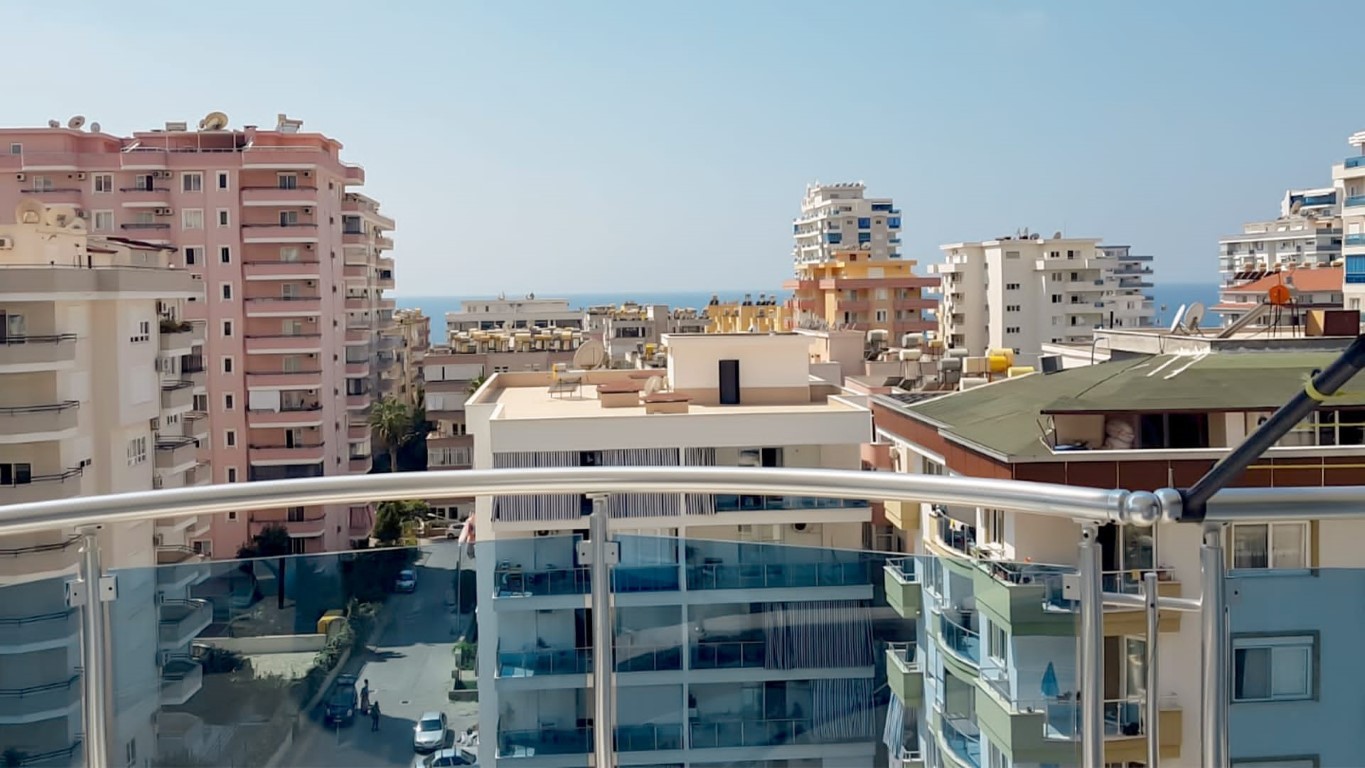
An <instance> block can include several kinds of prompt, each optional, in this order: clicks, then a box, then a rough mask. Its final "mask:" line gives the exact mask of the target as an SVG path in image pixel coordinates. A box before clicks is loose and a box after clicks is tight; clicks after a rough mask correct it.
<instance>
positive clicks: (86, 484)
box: [0, 203, 211, 764]
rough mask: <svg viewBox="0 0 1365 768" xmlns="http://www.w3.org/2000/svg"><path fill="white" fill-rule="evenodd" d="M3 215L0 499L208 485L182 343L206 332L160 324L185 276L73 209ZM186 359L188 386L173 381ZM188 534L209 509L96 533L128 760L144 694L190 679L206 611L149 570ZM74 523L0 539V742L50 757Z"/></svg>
mask: <svg viewBox="0 0 1365 768" xmlns="http://www.w3.org/2000/svg"><path fill="white" fill-rule="evenodd" d="M16 220H17V221H18V222H19V223H17V224H14V225H9V226H3V227H0V506H4V505H6V504H12V503H21V502H31V501H44V500H49V499H67V498H75V497H78V496H88V495H96V494H105V493H120V492H127V491H146V490H151V489H152V488H154V487H167V486H170V485H172V484H173V485H187V484H192V483H199V482H203V481H205V480H206V479H207V477H208V472H207V466H206V465H202V464H200V463H199V462H198V460H197V458H196V454H197V450H198V447H199V445H198V440H197V439H196V438H195V437H194V436H193V435H194V434H195V433H196V432H197V431H198V430H199V429H200V428H201V426H202V424H203V421H204V419H203V416H204V414H203V413H202V412H196V411H194V406H195V396H194V392H195V390H196V387H202V385H203V381H202V366H201V365H199V364H198V363H197V362H196V361H197V360H198V359H199V358H197V357H196V356H195V355H194V354H193V352H194V349H195V345H196V344H201V343H202V338H203V333H202V329H200V330H199V331H198V333H197V339H196V333H195V332H194V331H193V330H191V329H190V328H189V327H185V326H181V325H179V324H178V323H177V322H176V321H175V320H174V318H175V317H177V313H178V311H179V310H180V309H182V308H183V303H184V302H186V301H190V300H194V299H202V289H201V287H200V285H199V283H197V282H195V281H193V280H191V278H190V275H189V274H188V273H187V272H185V271H183V270H178V269H170V268H167V266H166V264H167V252H166V251H165V250H164V249H162V248H159V247H157V246H144V245H137V244H125V243H116V242H111V241H98V240H93V239H91V240H87V238H86V234H85V227H84V222H83V221H82V220H81V219H78V218H76V216H75V211H74V209H72V208H63V207H54V208H44V207H43V206H41V205H37V204H28V203H26V204H24V205H21V206H20V207H19V209H18V211H17V212H16ZM163 321H164V322H163ZM167 323H169V325H167ZM163 329H167V330H169V331H172V332H167V333H163ZM196 368H199V369H201V370H199V371H198V373H200V375H201V376H200V378H199V379H198V380H197V382H196V381H195V380H193V379H190V378H184V377H191V376H193V375H194V373H195V372H196V371H195V369H196ZM187 369H188V371H187ZM168 385H170V386H168ZM192 416H193V417H192ZM195 530H199V531H206V530H207V521H202V522H201V521H200V519H199V518H197V517H188V518H182V519H178V520H166V521H161V522H158V523H157V524H155V526H154V525H153V524H152V523H149V522H144V523H129V524H116V525H105V526H103V529H102V530H101V532H100V539H101V550H102V553H103V565H104V566H105V567H106V568H117V569H122V570H121V571H120V575H119V577H118V579H119V580H118V597H117V599H116V600H114V601H113V602H111V603H110V604H109V611H110V622H111V623H112V625H113V626H116V627H118V628H119V630H118V632H116V633H114V636H113V637H112V638H111V639H110V647H109V651H108V652H109V653H110V654H111V662H112V667H113V669H114V670H115V674H114V680H113V688H114V690H113V697H114V711H115V712H116V713H117V719H116V724H115V728H114V732H113V733H112V734H111V740H112V743H111V744H110V745H109V746H110V748H111V749H113V750H116V751H117V753H119V754H124V753H127V754H136V755H138V758H139V760H141V759H144V758H154V757H155V754H156V738H155V732H154V729H153V724H154V716H155V713H156V710H157V703H158V701H161V702H163V703H166V702H167V701H170V703H183V702H184V701H186V700H188V698H189V697H191V696H193V695H194V693H195V692H196V691H197V690H198V684H199V680H200V678H199V677H197V676H196V675H195V674H194V673H195V672H198V671H199V670H198V666H197V664H195V663H193V662H191V661H189V660H188V654H189V643H190V639H191V638H192V637H193V636H194V635H195V634H197V633H198V632H199V631H201V630H202V629H203V628H204V627H205V626H206V625H207V624H208V621H209V619H210V618H211V617H210V614H209V611H208V610H207V605H206V604H205V605H201V604H199V603H196V602H194V601H190V600H187V599H185V598H186V592H185V589H186V587H187V586H188V584H189V583H190V580H191V579H189V578H185V579H180V580H176V581H174V583H172V579H171V578H170V574H169V572H167V571H162V570H159V569H154V568H153V566H156V565H157V564H158V563H162V562H187V561H189V560H193V559H196V556H195V555H194V553H193V552H191V551H190V550H189V549H188V547H177V546H170V545H171V544H181V545H183V544H184V543H185V541H186V540H187V539H186V537H187V535H188V532H191V531H195ZM75 534H76V532H75V531H74V530H68V531H62V532H59V533H49V534H31V535H16V536H8V537H3V538H0V550H4V551H5V555H4V556H3V557H0V620H3V623H4V624H5V629H4V631H0V691H3V693H0V700H13V701H16V702H19V701H22V702H25V704H24V705H23V706H21V707H19V708H18V709H17V710H16V709H14V708H9V709H6V708H4V707H3V706H0V744H4V745H5V747H6V748H14V749H17V750H19V751H22V752H24V753H26V754H28V755H30V756H39V755H48V758H47V759H49V760H53V761H59V762H60V763H61V764H66V763H67V762H70V761H78V760H79V755H80V750H81V749H82V745H80V737H81V733H82V731H83V730H84V729H83V728H82V727H81V710H80V691H81V687H82V686H81V683H80V669H79V668H80V666H81V648H80V631H79V612H78V611H77V610H75V609H72V608H69V607H68V606H67V604H66V601H65V597H64V584H65V582H66V581H67V580H69V579H71V578H72V577H74V576H75V574H76V572H77V564H78V561H79V557H80V555H79V551H80V546H79V541H80V540H79V538H77V537H76V536H75ZM172 539H174V541H172ZM158 593H160V594H161V597H163V598H165V600H164V602H163V601H162V600H159V599H158ZM177 612H179V613H177ZM168 621H170V622H171V623H170V624H169V626H168V625H167V624H166V623H165V622H168ZM182 655H183V656H184V657H185V659H183V660H181V659H179V658H177V657H179V656H182ZM166 681H169V682H170V683H171V684H170V685H165V686H163V682H166ZM158 691H161V692H162V694H170V695H171V696H172V697H173V699H171V700H168V699H166V698H165V695H161V696H159V695H158ZM68 755H73V756H74V757H70V758H68V757H67V756H68Z"/></svg>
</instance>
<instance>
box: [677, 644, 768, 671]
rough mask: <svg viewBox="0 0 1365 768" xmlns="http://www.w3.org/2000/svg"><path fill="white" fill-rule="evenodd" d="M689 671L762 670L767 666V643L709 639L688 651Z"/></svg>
mask: <svg viewBox="0 0 1365 768" xmlns="http://www.w3.org/2000/svg"><path fill="white" fill-rule="evenodd" d="M689 652H690V654H691V656H692V659H691V665H690V668H691V669H762V668H763V667H764V666H766V664H767V659H768V641H767V640H757V639H754V640H745V639H734V640H725V639H718V640H717V639H711V638H709V637H708V638H707V639H706V640H702V641H698V642H696V643H693V644H692V647H691V648H690V649H689Z"/></svg>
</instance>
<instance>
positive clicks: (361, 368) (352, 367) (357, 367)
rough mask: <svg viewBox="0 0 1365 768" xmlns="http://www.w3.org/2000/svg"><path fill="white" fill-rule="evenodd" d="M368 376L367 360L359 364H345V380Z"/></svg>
mask: <svg viewBox="0 0 1365 768" xmlns="http://www.w3.org/2000/svg"><path fill="white" fill-rule="evenodd" d="M369 375H370V362H369V361H368V360H366V361H364V362H359V363H351V362H348V363H346V378H348V379H354V378H356V377H364V376H369Z"/></svg>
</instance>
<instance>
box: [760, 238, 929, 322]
mask: <svg viewBox="0 0 1365 768" xmlns="http://www.w3.org/2000/svg"><path fill="white" fill-rule="evenodd" d="M782 287H783V288H785V289H787V290H789V291H792V298H791V299H789V300H788V301H787V307H786V309H787V313H788V314H789V315H790V316H791V318H792V320H793V322H795V323H796V324H797V325H801V326H808V327H810V326H815V327H843V328H854V329H857V330H862V331H866V330H871V329H874V328H880V329H883V330H886V331H888V332H890V333H891V335H892V338H900V337H901V336H902V335H903V334H906V333H921V332H923V331H930V330H934V329H935V328H936V325H935V323H934V322H933V321H932V320H928V319H926V318H925V317H924V312H925V310H932V309H936V308H937V307H938V302H937V301H935V300H933V299H927V298H924V295H923V291H924V289H925V288H936V287H938V278H936V277H924V276H921V275H917V274H915V262H914V261H911V260H908V259H899V258H896V259H873V258H871V257H870V256H869V255H868V254H867V253H866V252H863V251H836V252H835V253H834V256H833V258H831V259H829V260H826V261H814V262H809V263H804V264H798V265H797V267H796V278H795V279H792V280H788V281H787V282H786V283H784V284H783V286H782Z"/></svg>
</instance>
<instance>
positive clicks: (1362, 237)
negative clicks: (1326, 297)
mask: <svg viewBox="0 0 1365 768" xmlns="http://www.w3.org/2000/svg"><path fill="white" fill-rule="evenodd" d="M1349 143H1350V145H1351V147H1352V148H1353V149H1354V150H1355V154H1354V155H1353V156H1351V157H1347V158H1346V159H1345V161H1344V162H1342V164H1341V165H1336V166H1333V167H1332V180H1333V182H1334V183H1335V184H1336V188H1337V193H1338V196H1339V197H1340V199H1341V229H1339V230H1338V235H1339V236H1341V239H1342V246H1341V254H1342V255H1343V256H1344V257H1345V262H1346V264H1345V266H1346V275H1345V281H1344V286H1343V287H1344V290H1345V301H1346V308H1347V309H1362V304H1363V303H1365V302H1362V301H1361V299H1362V298H1365V131H1361V132H1359V133H1355V134H1352V135H1351V138H1350V139H1349Z"/></svg>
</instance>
